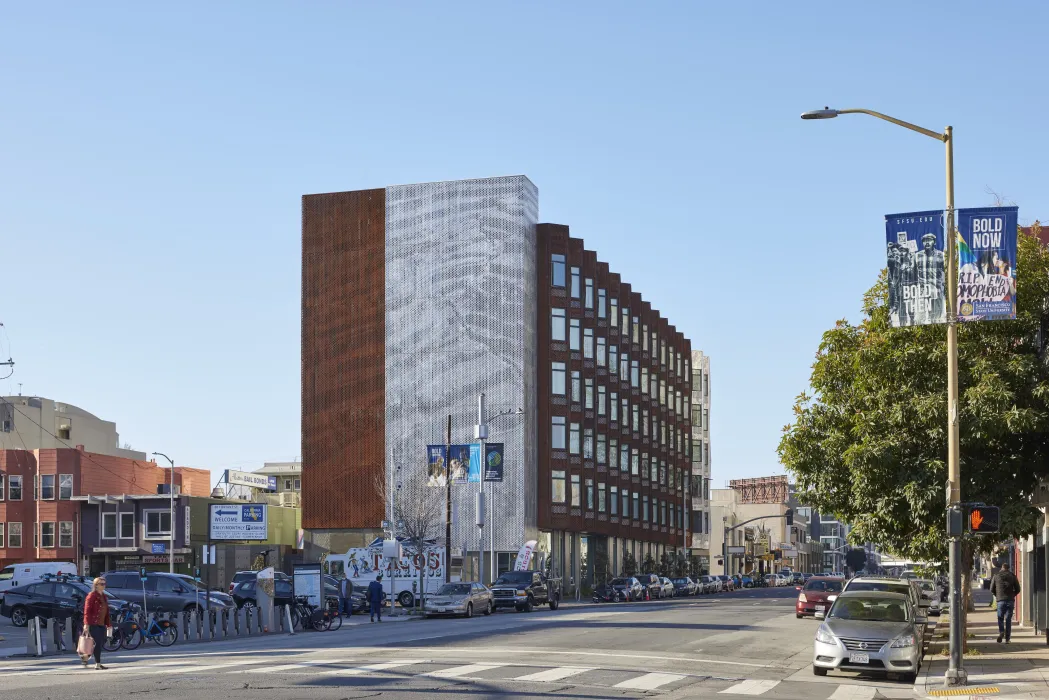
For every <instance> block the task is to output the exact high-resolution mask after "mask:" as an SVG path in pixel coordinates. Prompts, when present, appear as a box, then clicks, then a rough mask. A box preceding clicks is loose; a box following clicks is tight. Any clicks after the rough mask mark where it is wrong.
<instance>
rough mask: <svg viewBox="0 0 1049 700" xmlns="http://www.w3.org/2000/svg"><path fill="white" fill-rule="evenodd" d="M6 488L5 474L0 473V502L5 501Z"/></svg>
mask: <svg viewBox="0 0 1049 700" xmlns="http://www.w3.org/2000/svg"><path fill="white" fill-rule="evenodd" d="M6 487H7V474H4V473H3V472H0V502H2V501H4V500H6V498H7V492H6V491H5V490H4V489H5V488H6Z"/></svg>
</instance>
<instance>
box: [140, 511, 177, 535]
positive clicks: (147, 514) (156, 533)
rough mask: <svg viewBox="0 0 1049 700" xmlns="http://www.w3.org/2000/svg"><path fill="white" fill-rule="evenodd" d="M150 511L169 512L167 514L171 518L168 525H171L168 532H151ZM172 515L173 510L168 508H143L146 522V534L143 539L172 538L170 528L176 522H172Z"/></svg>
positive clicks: (143, 516) (143, 518)
mask: <svg viewBox="0 0 1049 700" xmlns="http://www.w3.org/2000/svg"><path fill="white" fill-rule="evenodd" d="M150 513H161V514H167V516H168V518H169V520H168V527H169V530H168V532H150V531H149V515H150ZM170 517H171V511H170V510H168V509H167V508H153V509H150V510H143V511H142V521H143V523H144V524H145V534H144V535H143V537H142V539H144V540H166V539H170V538H171V531H170V528H171V527H172V526H173V525H174V523H172V522H171V520H170Z"/></svg>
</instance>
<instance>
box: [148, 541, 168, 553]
mask: <svg viewBox="0 0 1049 700" xmlns="http://www.w3.org/2000/svg"><path fill="white" fill-rule="evenodd" d="M150 551H151V552H153V554H163V553H164V552H166V551H168V548H167V545H165V544H164V543H163V542H154V543H153V544H152V546H151V547H150Z"/></svg>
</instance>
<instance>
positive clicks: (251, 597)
mask: <svg viewBox="0 0 1049 700" xmlns="http://www.w3.org/2000/svg"><path fill="white" fill-rule="evenodd" d="M257 586H258V581H257V579H250V580H248V581H242V582H241V583H238V584H237V587H236V588H234V589H233V594H232V596H231V597H232V598H233V603H234V604H235V605H236V606H237V607H238V608H248V609H249V610H254V609H255V608H256V607H258V598H257V597H256V596H257V594H258V593H257ZM273 604H274V605H294V604H295V590H294V588H293V587H292V585H291V582H290V581H284V580H282V579H274V580H273Z"/></svg>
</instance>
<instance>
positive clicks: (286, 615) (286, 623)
mask: <svg viewBox="0 0 1049 700" xmlns="http://www.w3.org/2000/svg"><path fill="white" fill-rule="evenodd" d="M281 607H282V608H284V610H283V614H282V615H281V618H280V620H281V623H282V626H283V627H284V628H285V631H286V632H287V633H288V634H295V625H293V624H292V623H291V606H290V605H282V606H281Z"/></svg>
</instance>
